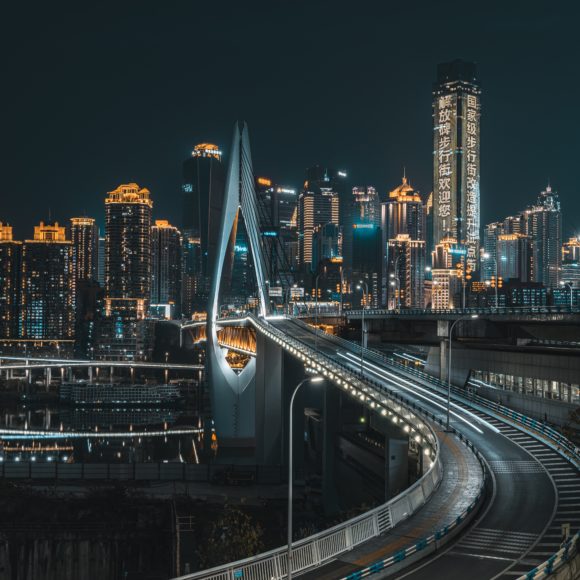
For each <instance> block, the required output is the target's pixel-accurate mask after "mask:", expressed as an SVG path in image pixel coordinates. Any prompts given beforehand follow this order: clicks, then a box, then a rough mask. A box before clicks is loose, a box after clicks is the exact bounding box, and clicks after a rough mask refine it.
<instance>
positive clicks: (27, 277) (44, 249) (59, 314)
mask: <svg viewBox="0 0 580 580" xmlns="http://www.w3.org/2000/svg"><path fill="white" fill-rule="evenodd" d="M73 294H74V265H73V247H72V242H71V241H70V240H67V239H66V228H64V227H61V226H59V225H58V222H57V223H55V224H54V225H48V224H46V225H45V224H44V223H43V222H40V225H38V226H35V228H34V239H32V240H25V241H24V244H23V245H22V282H21V293H20V336H21V338H23V339H27V340H39V341H40V340H42V341H72V339H73V334H74V295H73Z"/></svg>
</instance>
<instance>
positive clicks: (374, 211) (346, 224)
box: [340, 186, 381, 280]
mask: <svg viewBox="0 0 580 580" xmlns="http://www.w3.org/2000/svg"><path fill="white" fill-rule="evenodd" d="M340 217H341V220H340V222H341V225H342V228H343V230H342V252H341V253H342V257H343V263H344V267H345V268H346V270H347V271H348V272H351V271H353V276H354V267H355V266H356V263H355V262H354V259H353V251H354V250H353V236H354V227H355V225H360V224H372V225H376V226H378V227H380V225H381V204H380V199H379V194H378V192H377V190H376V189H375V188H374V187H372V186H367V187H360V186H356V187H353V188H352V190H351V196H350V199H349V200H348V203H343V204H342V209H341V215H340ZM353 280H354V277H353Z"/></svg>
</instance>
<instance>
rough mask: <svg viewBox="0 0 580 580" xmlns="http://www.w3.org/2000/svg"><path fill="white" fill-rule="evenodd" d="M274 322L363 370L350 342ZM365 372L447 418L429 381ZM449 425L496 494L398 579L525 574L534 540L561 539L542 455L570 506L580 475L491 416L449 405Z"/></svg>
mask: <svg viewBox="0 0 580 580" xmlns="http://www.w3.org/2000/svg"><path fill="white" fill-rule="evenodd" d="M271 324H273V325H274V326H276V327H277V328H278V329H280V330H281V331H283V332H285V333H287V334H289V335H290V336H292V337H294V338H295V339H297V340H300V341H302V342H303V343H305V344H308V345H309V346H311V347H314V346H315V343H316V347H317V348H318V350H319V351H320V352H321V353H324V354H325V355H327V356H329V357H331V358H333V359H335V360H336V361H337V362H340V363H341V364H343V365H344V364H346V365H348V366H349V367H351V368H352V369H353V370H359V371H360V368H361V363H360V358H359V355H356V354H355V353H356V346H355V345H353V348H352V349H349V348H348V345H344V344H337V343H336V342H334V341H332V340H331V339H327V338H325V337H323V336H318V337H317V338H315V336H314V333H313V332H312V331H311V330H309V329H308V328H305V327H304V326H303V325H301V324H300V323H298V322H295V321H293V320H287V319H286V320H275V321H271ZM364 369H365V375H366V376H368V377H369V378H372V379H373V380H375V381H377V382H379V384H381V385H382V386H384V387H385V388H386V389H388V390H389V391H392V392H399V393H400V394H402V395H404V396H405V397H406V398H407V399H408V400H410V401H413V402H415V403H416V404H417V405H418V406H420V407H422V408H423V409H425V410H428V411H430V412H432V413H435V414H436V415H438V416H439V417H441V418H443V417H445V416H446V409H445V404H446V400H445V397H444V396H442V395H441V394H440V393H437V392H436V391H435V390H434V389H432V388H431V386H430V385H429V384H428V383H427V382H424V383H423V384H421V381H420V380H418V379H417V378H416V377H412V378H410V377H408V376H405V375H404V374H403V373H402V372H401V371H399V370H394V369H393V368H391V367H385V366H383V365H377V364H375V363H374V362H373V361H365V362H364ZM451 424H452V426H453V427H455V428H456V429H458V430H460V431H461V432H462V433H464V434H465V435H466V436H467V437H468V438H469V439H471V441H472V442H473V443H474V444H475V446H476V447H477V448H478V449H479V450H480V452H481V453H482V454H483V456H484V458H485V459H486V461H487V462H488V464H489V466H490V469H491V472H492V474H493V479H494V481H495V485H494V494H493V497H492V498H491V500H490V502H489V505H488V507H487V510H486V511H485V512H484V513H483V515H481V516H480V517H479V519H478V520H477V521H476V522H475V523H474V524H473V525H472V526H471V528H470V529H469V530H468V531H467V532H466V533H464V534H463V535H462V536H461V538H460V539H459V540H458V541H457V542H456V543H454V544H453V545H452V546H451V547H450V548H446V549H443V551H442V552H440V553H439V554H437V555H435V556H432V557H430V558H429V559H428V560H426V561H424V562H422V563H420V564H419V565H417V566H415V568H414V569H412V570H411V571H406V572H402V573H399V574H398V575H397V576H396V577H397V578H403V577H405V578H409V579H413V580H418V579H423V578H429V579H430V580H434V579H439V578H441V579H445V580H464V579H466V578H469V579H470V580H480V579H481V580H488V579H492V578H506V579H507V578H512V579H513V578H515V577H517V576H518V575H520V573H523V572H521V571H522V570H523V571H524V572H525V571H529V570H530V569H531V568H533V567H534V562H538V563H539V562H541V561H543V560H545V559H547V556H546V557H543V554H541V550H540V551H539V550H538V549H537V548H536V550H535V551H536V552H540V553H537V554H534V553H533V552H534V548H535V547H536V544H538V545H539V544H540V543H546V542H544V540H546V536H547V535H549V534H551V536H552V543H553V544H554V546H557V545H558V543H559V541H560V538H559V537H558V533H559V530H558V528H559V525H560V524H559V522H558V521H557V519H556V518H555V516H556V515H557V510H558V506H559V505H560V504H561V502H559V499H558V494H557V492H556V486H557V483H556V481H557V480H556V479H555V478H553V477H551V476H550V474H549V472H548V469H547V467H546V466H544V463H545V458H550V457H551V455H553V457H552V458H551V460H553V461H554V462H555V463H554V465H556V466H558V467H556V469H557V470H561V473H562V474H563V476H564V477H562V480H563V481H564V480H567V481H568V482H572V483H571V484H566V485H571V486H572V487H571V488H570V489H571V496H570V501H571V502H572V503H571V505H573V502H574V500H575V499H576V498H577V496H576V495H575V489H576V488H575V487H574V483H575V482H576V483H577V484H579V485H580V478H578V474H577V472H576V471H575V470H574V469H572V468H571V467H570V471H569V472H568V471H567V467H566V466H567V465H569V464H567V462H565V460H563V459H562V458H561V457H560V456H559V455H558V454H556V453H555V452H554V451H551V450H550V448H549V447H547V446H546V445H543V444H541V443H538V441H537V440H535V439H534V438H532V437H530V436H527V435H524V434H522V433H521V432H520V431H519V430H517V429H515V428H513V427H509V426H507V425H505V424H504V423H503V422H501V421H498V420H497V419H494V418H493V417H490V416H489V415H486V414H484V413H473V412H471V411H469V410H468V408H467V407H465V408H462V407H461V406H454V407H453V414H452V416H451ZM548 460H550V459H548ZM558 461H560V463H561V465H560V464H559V463H558ZM552 475H553V474H552ZM578 492H580V488H578ZM565 513H566V515H564V516H563V518H564V519H566V518H568V515H567V514H568V513H570V517H572V516H574V513H573V512H565ZM577 515H578V514H577V513H576V516H577ZM552 520H554V523H553V522H552ZM540 540H542V542H540ZM556 549H557V548H556ZM545 551H546V552H547V553H553V551H552V547H551V545H547V546H546V550H545ZM554 551H555V550H554ZM375 577H377V578H379V577H380V576H379V575H377V576H375Z"/></svg>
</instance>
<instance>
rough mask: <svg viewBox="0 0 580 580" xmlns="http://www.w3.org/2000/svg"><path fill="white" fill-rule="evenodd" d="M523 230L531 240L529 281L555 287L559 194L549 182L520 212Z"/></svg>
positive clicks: (558, 255)
mask: <svg viewBox="0 0 580 580" xmlns="http://www.w3.org/2000/svg"><path fill="white" fill-rule="evenodd" d="M522 216H523V218H522V219H523V222H524V224H523V225H524V227H523V228H522V229H523V230H524V231H522V233H524V234H527V235H528V236H530V238H531V241H532V281H534V282H540V283H541V284H543V285H544V286H546V288H558V286H559V281H560V262H561V258H562V218H561V212H560V201H559V198H558V194H557V193H556V192H555V191H552V188H551V187H550V186H549V185H548V187H546V190H545V191H542V192H541V193H540V195H539V196H538V200H537V202H536V205H534V206H532V207H529V208H527V209H526V210H525V211H524V212H522Z"/></svg>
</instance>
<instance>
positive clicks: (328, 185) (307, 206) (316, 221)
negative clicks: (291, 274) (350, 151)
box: [298, 165, 340, 271]
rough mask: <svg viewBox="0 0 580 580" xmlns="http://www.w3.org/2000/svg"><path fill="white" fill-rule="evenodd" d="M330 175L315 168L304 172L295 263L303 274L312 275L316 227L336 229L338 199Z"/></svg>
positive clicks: (299, 197)
mask: <svg viewBox="0 0 580 580" xmlns="http://www.w3.org/2000/svg"><path fill="white" fill-rule="evenodd" d="M335 181H336V176H335V175H334V172H333V171H330V170H328V169H326V168H323V167H320V166H319V165H316V166H315V167H311V168H310V169H308V171H307V173H306V181H305V182H304V189H303V190H302V191H301V192H300V194H299V196H298V247H299V262H300V266H301V268H303V269H304V270H305V271H307V270H310V271H316V269H317V266H318V264H314V263H313V262H312V237H313V234H314V229H315V228H316V227H317V226H323V225H325V224H328V223H333V224H335V225H336V226H339V225H340V224H339V197H338V192H337V189H336V185H335Z"/></svg>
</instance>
